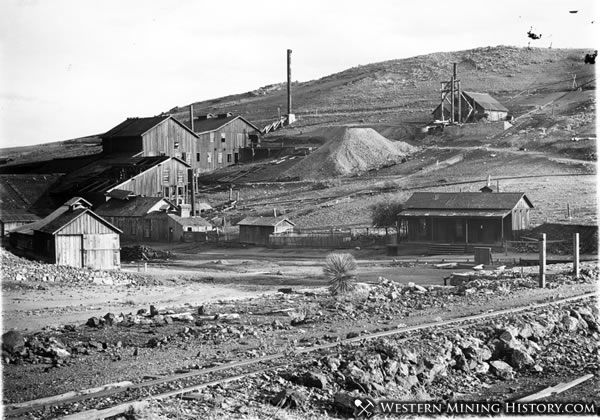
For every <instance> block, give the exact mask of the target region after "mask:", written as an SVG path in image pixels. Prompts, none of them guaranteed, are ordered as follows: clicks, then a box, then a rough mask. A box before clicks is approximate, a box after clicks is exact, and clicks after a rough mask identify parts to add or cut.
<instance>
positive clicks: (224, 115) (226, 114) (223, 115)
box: [217, 112, 233, 118]
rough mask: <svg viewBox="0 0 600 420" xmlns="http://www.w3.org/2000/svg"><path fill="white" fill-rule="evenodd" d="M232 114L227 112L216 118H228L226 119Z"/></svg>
mask: <svg viewBox="0 0 600 420" xmlns="http://www.w3.org/2000/svg"><path fill="white" fill-rule="evenodd" d="M232 116H233V114H232V113H231V112H227V113H225V114H219V115H218V116H217V117H218V118H228V117H232Z"/></svg>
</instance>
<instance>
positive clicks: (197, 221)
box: [169, 214, 212, 227]
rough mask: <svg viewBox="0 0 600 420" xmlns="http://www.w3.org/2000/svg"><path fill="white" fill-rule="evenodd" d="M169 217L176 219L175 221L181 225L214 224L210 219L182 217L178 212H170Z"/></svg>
mask: <svg viewBox="0 0 600 420" xmlns="http://www.w3.org/2000/svg"><path fill="white" fill-rule="evenodd" d="M169 217H170V218H171V219H173V220H175V222H177V223H179V224H180V225H185V226H210V227H212V224H211V223H210V222H209V221H208V220H206V219H203V218H202V217H181V216H179V215H177V214H169Z"/></svg>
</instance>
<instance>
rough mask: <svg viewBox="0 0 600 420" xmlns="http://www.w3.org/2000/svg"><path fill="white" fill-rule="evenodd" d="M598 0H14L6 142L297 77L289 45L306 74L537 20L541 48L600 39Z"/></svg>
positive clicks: (9, 19) (104, 126)
mask: <svg viewBox="0 0 600 420" xmlns="http://www.w3.org/2000/svg"><path fill="white" fill-rule="evenodd" d="M596 3H597V0H533V1H524V0H518V1H515V0H504V1H502V2H500V3H496V4H494V3H493V2H483V1H481V0H473V1H471V0H465V1H462V0H458V1H453V2H451V1H448V0H429V1H426V2H425V1H423V2H420V1H415V0H411V1H400V0H369V1H364V0H363V1H356V0H345V1H341V0H339V1H338V0H328V1H326V0H303V1H301V2H300V1H293V2H292V1H285V0H276V1H275V0H274V1H272V0H252V1H248V0H246V1H243V0H240V1H238V0H228V1H216V0H213V1H210V2H208V1H202V0H171V1H169V0H160V1H156V0H143V1H142V0H118V1H115V0H3V1H2V6H3V7H2V14H1V16H0V147H16V146H26V145H33V144H41V143H47V142H53V141H61V140H68V139H72V138H77V137H83V136H86V135H93V134H99V133H103V132H105V131H108V130H109V129H110V128H112V127H113V126H115V125H117V124H118V123H120V122H121V121H122V120H124V119H125V118H127V117H144V116H152V115H156V114H159V113H161V112H164V111H168V110H169V109H171V108H173V107H174V106H183V105H187V104H189V103H192V102H195V101H200V100H206V99H211V98H217V97H220V96H225V95H229V94H235V93H243V92H247V91H251V90H254V89H257V88H259V87H261V86H265V85H268V84H273V83H280V82H284V81H285V80H286V50H287V49H288V48H289V49H292V50H293V53H292V71H293V75H292V78H293V80H297V81H301V82H302V81H308V80H313V79H318V78H320V77H324V76H327V75H329V74H332V73H335V72H338V71H342V70H345V69H347V68H350V67H354V66H357V65H364V64H369V63H374V62H379V61H385V60H391V59H398V58H407V57H412V56H416V55H422V54H429V53H433V52H439V51H457V50H465V49H471V48H478V47H485V46H496V45H515V46H522V47H524V46H527V42H528V41H529V40H528V38H527V36H526V32H527V31H528V30H529V29H530V28H531V27H533V31H534V32H536V33H541V34H542V35H543V36H542V39H541V40H539V41H534V42H533V43H532V46H537V47H548V46H550V43H552V48H589V49H590V50H592V49H595V48H597V42H594V40H597V39H600V37H598V25H599V24H600V22H598V21H600V19H599V17H600V16H599V14H600V13H599V12H598V7H597V6H596ZM571 10H577V11H578V12H577V13H569V11H571ZM592 21H594V23H592ZM594 45H596V46H595V47H594ZM282 105H283V104H282Z"/></svg>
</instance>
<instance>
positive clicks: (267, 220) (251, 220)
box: [238, 217, 296, 226]
mask: <svg viewBox="0 0 600 420" xmlns="http://www.w3.org/2000/svg"><path fill="white" fill-rule="evenodd" d="M283 221H286V222H288V223H289V224H290V225H292V226H296V224H295V223H292V222H290V220H289V219H288V218H287V217H246V218H245V219H244V220H242V221H240V222H238V225H239V226H277V225H278V224H279V223H281V222H283Z"/></svg>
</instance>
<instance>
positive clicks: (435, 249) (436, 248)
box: [427, 244, 466, 255]
mask: <svg viewBox="0 0 600 420" xmlns="http://www.w3.org/2000/svg"><path fill="white" fill-rule="evenodd" d="M465 252H466V247H465V244H431V245H430V246H429V249H428V250H427V254H428V255H463V254H465Z"/></svg>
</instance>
